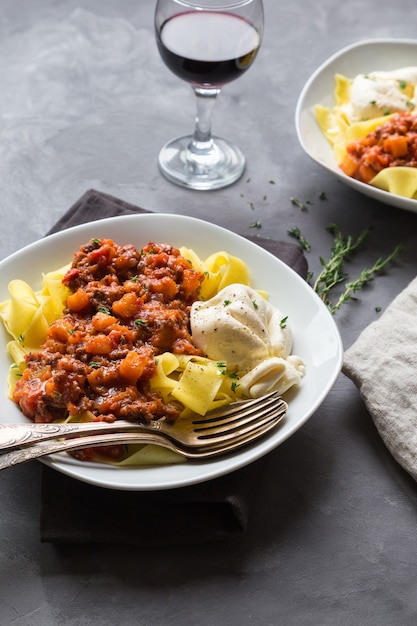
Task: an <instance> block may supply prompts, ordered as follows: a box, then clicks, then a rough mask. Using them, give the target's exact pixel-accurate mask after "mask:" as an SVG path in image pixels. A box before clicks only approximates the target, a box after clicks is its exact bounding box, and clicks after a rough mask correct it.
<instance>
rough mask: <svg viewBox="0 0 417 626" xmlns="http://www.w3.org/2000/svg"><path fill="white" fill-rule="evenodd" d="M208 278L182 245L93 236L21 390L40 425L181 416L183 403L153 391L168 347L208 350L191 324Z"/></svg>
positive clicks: (25, 408)
mask: <svg viewBox="0 0 417 626" xmlns="http://www.w3.org/2000/svg"><path fill="white" fill-rule="evenodd" d="M202 280H203V274H202V273H201V272H198V271H195V270H193V269H192V268H191V266H190V263H189V261H187V260H186V259H185V258H184V257H182V256H181V254H180V252H179V250H178V249H176V248H174V247H172V246H170V245H168V244H156V243H153V242H149V243H148V244H147V245H146V246H145V247H144V248H143V249H142V250H138V249H137V248H135V247H134V246H133V245H125V246H119V245H117V244H116V243H114V242H113V241H112V240H111V239H92V240H91V241H89V242H88V243H87V244H85V245H83V246H81V248H80V249H79V251H78V252H76V253H75V255H74V259H73V263H72V266H71V269H70V270H69V271H68V272H67V274H66V275H65V277H64V280H63V282H64V283H65V284H66V285H67V286H68V288H69V290H70V294H69V296H68V299H67V306H66V309H65V311H64V314H63V316H62V317H61V318H60V319H58V320H57V321H56V322H54V323H53V324H52V325H51V327H50V328H49V331H48V335H47V338H46V341H45V343H44V344H43V345H42V347H41V349H40V350H39V351H37V352H32V353H30V354H28V355H27V357H26V369H25V370H24V373H23V375H22V378H21V380H20V381H19V382H18V383H17V385H16V388H15V391H14V398H13V399H14V400H15V402H16V403H17V404H18V405H19V406H20V408H21V410H22V412H23V413H24V415H26V416H27V417H28V418H30V419H31V420H33V421H35V422H51V421H53V420H64V419H66V418H67V417H69V416H76V415H78V414H81V413H83V412H85V411H88V412H90V413H91V414H92V415H93V416H94V419H95V420H97V421H109V422H112V421H115V420H117V419H126V420H133V421H138V422H149V421H150V420H152V419H160V418H161V417H165V418H166V419H167V420H170V421H174V420H175V419H176V418H177V417H178V414H179V412H180V407H179V406H176V405H174V404H169V403H168V404H165V403H164V402H163V400H162V398H161V397H160V395H159V394H157V393H155V392H151V391H150V390H149V380H150V378H151V377H152V376H153V374H154V372H155V359H156V358H157V356H158V355H159V354H161V353H163V352H165V351H169V352H173V353H176V354H201V351H199V350H198V349H197V348H196V347H195V346H194V345H193V343H192V340H191V336H190V330H189V312H190V308H191V304H192V303H193V302H194V301H195V300H197V299H198V295H199V290H200V285H201V282H202Z"/></svg>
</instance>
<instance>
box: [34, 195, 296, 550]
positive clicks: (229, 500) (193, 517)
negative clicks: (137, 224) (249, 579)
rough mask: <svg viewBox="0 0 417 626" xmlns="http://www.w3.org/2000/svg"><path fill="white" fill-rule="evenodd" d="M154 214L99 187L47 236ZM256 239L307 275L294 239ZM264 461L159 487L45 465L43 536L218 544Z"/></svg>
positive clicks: (235, 525) (237, 530)
mask: <svg viewBox="0 0 417 626" xmlns="http://www.w3.org/2000/svg"><path fill="white" fill-rule="evenodd" d="M133 213H147V211H145V210H144V209H141V208H139V207H136V206H133V205H131V204H128V203H126V202H124V201H122V200H119V199H118V198H114V197H113V196H110V195H108V194H104V193H101V192H98V191H95V190H90V191H87V192H86V193H85V194H84V195H83V196H82V197H81V198H80V199H79V200H78V201H77V202H76V203H75V204H74V205H73V206H72V207H71V208H70V209H69V210H68V211H67V212H66V213H65V215H64V216H63V217H62V218H61V219H60V220H59V221H58V222H57V224H56V225H55V226H54V227H53V228H52V229H51V230H50V231H49V233H48V234H51V233H53V232H57V231H59V230H63V229H64V228H69V227H71V226H75V225H78V224H82V223H86V222H90V221H94V220H97V219H102V218H107V217H113V216H118V215H128V214H133ZM253 240H254V241H255V242H256V243H258V244H259V245H262V246H264V247H265V248H267V249H268V250H269V251H270V252H272V253H273V254H275V255H276V256H278V257H279V258H280V259H281V260H283V261H284V262H286V263H287V264H288V265H290V266H291V267H293V268H294V269H295V270H296V271H297V272H298V273H299V274H300V275H301V276H303V277H304V278H305V277H306V275H307V262H306V259H305V257H304V255H303V253H302V251H301V250H300V248H299V247H298V246H297V245H295V244H293V243H288V242H276V241H272V240H269V239H258V238H253ZM262 466H263V463H262V460H260V461H257V462H256V463H253V464H251V465H250V466H248V467H246V468H243V469H240V470H237V471H235V472H233V473H231V474H229V475H226V476H223V477H220V478H217V479H215V480H211V481H208V482H206V483H202V484H199V485H193V486H189V487H183V488H178V489H173V490H161V491H155V492H147V491H146V492H131V491H115V490H111V489H103V488H101V487H96V486H94V485H89V484H86V483H82V482H80V481H77V480H75V479H73V478H70V477H68V476H64V475H62V474H60V473H58V472H56V471H54V470H52V469H50V468H48V467H46V466H43V467H42V490H41V520H40V527H41V541H43V542H53V543H81V542H88V543H113V544H130V545H140V546H152V545H174V544H185V543H196V542H203V541H211V540H215V539H221V538H224V537H230V536H233V535H236V534H241V533H242V532H244V531H245V530H246V527H247V523H248V516H249V511H250V504H251V502H252V499H253V496H254V495H255V494H256V490H257V486H258V484H259V480H260V473H261V471H262Z"/></svg>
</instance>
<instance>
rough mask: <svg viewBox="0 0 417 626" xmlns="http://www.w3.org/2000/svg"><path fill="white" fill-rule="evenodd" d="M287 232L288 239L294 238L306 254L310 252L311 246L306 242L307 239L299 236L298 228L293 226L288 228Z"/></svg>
mask: <svg viewBox="0 0 417 626" xmlns="http://www.w3.org/2000/svg"><path fill="white" fill-rule="evenodd" d="M287 232H288V234H289V236H290V237H294V239H297V241H298V243H299V244H300V246H301V248H302V249H303V250H305V251H306V252H310V250H311V245H310V243H309V242H308V241H307V239H306V238H305V237H304V236H303V235H302V234H301V231H300V229H299V228H297V227H296V226H295V227H294V228H290V229H289V230H288V231H287Z"/></svg>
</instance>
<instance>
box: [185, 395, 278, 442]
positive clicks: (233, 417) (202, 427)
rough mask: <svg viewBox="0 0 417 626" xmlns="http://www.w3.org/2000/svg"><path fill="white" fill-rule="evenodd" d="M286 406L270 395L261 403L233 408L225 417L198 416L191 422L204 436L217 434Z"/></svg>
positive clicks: (195, 429) (195, 430) (197, 431)
mask: <svg viewBox="0 0 417 626" xmlns="http://www.w3.org/2000/svg"><path fill="white" fill-rule="evenodd" d="M287 408H288V405H287V403H286V402H284V400H282V398H279V400H278V402H277V399H276V398H275V397H271V398H268V399H267V400H266V401H264V402H262V403H258V404H251V405H250V406H241V407H240V410H239V411H238V412H237V411H236V410H235V411H234V413H232V414H227V415H226V416H225V417H222V416H219V417H216V418H215V419H214V420H211V419H210V418H209V417H208V418H207V419H199V418H198V419H194V420H193V422H192V423H193V425H194V432H195V433H198V434H201V435H206V436H210V434H213V435H217V434H220V433H222V432H229V431H230V430H233V429H237V428H239V427H241V426H242V427H243V426H245V425H246V424H250V423H252V422H253V421H254V420H257V419H258V418H259V419H260V418H261V417H262V416H264V415H266V414H268V413H271V412H276V413H279V412H282V411H284V412H285V411H286V410H287Z"/></svg>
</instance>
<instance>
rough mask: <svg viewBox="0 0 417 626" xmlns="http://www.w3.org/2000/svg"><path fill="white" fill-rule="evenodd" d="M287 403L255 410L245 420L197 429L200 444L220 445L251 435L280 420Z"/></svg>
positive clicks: (196, 434)
mask: <svg viewBox="0 0 417 626" xmlns="http://www.w3.org/2000/svg"><path fill="white" fill-rule="evenodd" d="M286 410H287V405H286V403H285V402H281V403H280V404H279V405H273V406H266V407H264V408H263V409H262V410H258V411H256V412H253V413H252V414H251V415H250V416H249V417H246V418H245V419H244V420H240V421H239V420H236V421H235V422H232V425H230V423H229V424H228V423H225V424H224V427H222V428H218V427H217V428H214V430H213V429H210V428H207V429H204V430H200V431H198V430H197V431H195V436H196V438H197V441H198V444H197V445H199V446H210V445H220V444H222V443H224V442H227V441H229V440H233V439H235V438H236V437H240V436H243V435H250V434H251V433H253V432H255V431H256V430H257V429H258V428H260V427H261V426H263V425H267V424H269V423H271V422H274V421H276V422H278V421H279V420H280V419H282V418H283V417H284V415H285V414H286Z"/></svg>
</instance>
